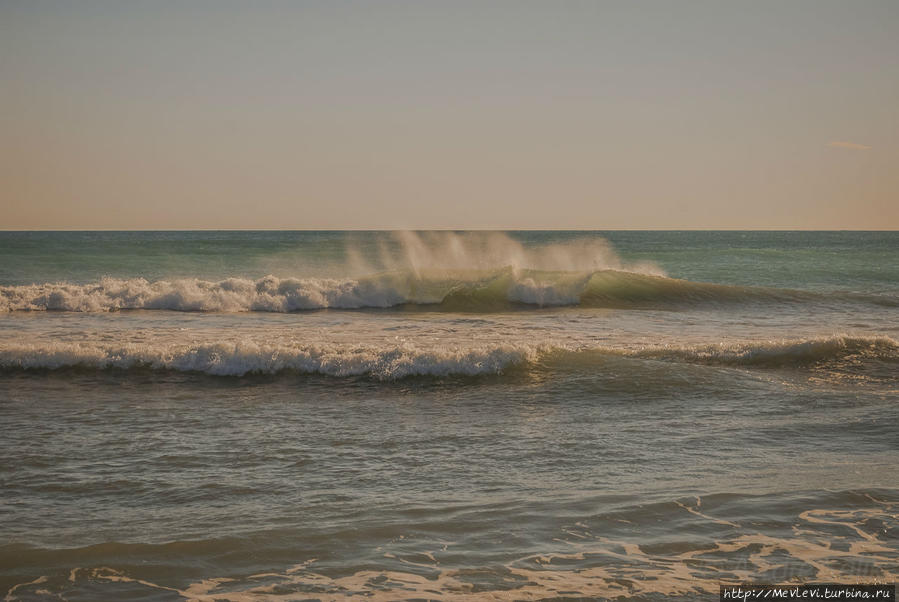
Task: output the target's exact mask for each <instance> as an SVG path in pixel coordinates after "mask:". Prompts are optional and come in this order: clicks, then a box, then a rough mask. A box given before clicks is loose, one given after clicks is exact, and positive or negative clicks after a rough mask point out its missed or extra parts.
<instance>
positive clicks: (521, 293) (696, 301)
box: [0, 268, 899, 312]
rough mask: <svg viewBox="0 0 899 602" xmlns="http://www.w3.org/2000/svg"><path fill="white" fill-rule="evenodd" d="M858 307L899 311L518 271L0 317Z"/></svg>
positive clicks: (85, 301)
mask: <svg viewBox="0 0 899 602" xmlns="http://www.w3.org/2000/svg"><path fill="white" fill-rule="evenodd" d="M831 299H833V300H837V301H857V302H868V303H875V304H879V305H886V306H899V299H895V298H893V297H889V296H874V295H858V294H851V293H832V294H819V293H810V292H804V291H794V290H785V289H772V288H762V287H746V286H731V285H722V284H712V283H704V282H692V281H688V280H679V279H676V278H668V277H664V276H657V275H651V274H641V273H635V272H624V271H616V270H598V271H587V272H564V271H540V270H517V269H513V268H505V269H500V270H487V271H483V270H481V271H478V270H454V271H433V272H426V273H424V272H416V271H398V272H387V273H382V274H376V275H373V276H368V277H363V278H358V279H351V278H344V279H333V278H277V277H275V276H266V277H264V278H260V279H258V280H251V279H245V278H228V279H225V280H221V281H217V282H213V281H207V280H200V279H196V278H189V279H178V280H158V281H153V282H150V281H147V280H145V279H143V278H132V279H116V278H104V279H102V280H100V281H99V282H95V283H90V284H70V283H42V284H32V285H24V286H3V287H0V311H5V312H13V311H72V312H109V311H119V310H134V309H145V310H146V309H148V310H173V311H185V312H296V311H303V310H316V309H327V308H331V309H363V308H406V309H414V308H416V307H424V308H429V309H436V310H445V311H495V310H502V309H509V308H513V307H554V306H574V305H580V306H587V307H607V308H624V309H627V308H635V309H639V308H672V307H680V306H691V305H701V304H735V303H746V302H773V303H778V302H780V303H786V302H804V301H815V300H818V301H827V300H831Z"/></svg>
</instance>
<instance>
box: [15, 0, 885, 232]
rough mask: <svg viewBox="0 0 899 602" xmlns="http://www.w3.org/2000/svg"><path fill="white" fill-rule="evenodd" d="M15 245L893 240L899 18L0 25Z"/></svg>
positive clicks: (818, 13)
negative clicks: (569, 232) (771, 233)
mask: <svg viewBox="0 0 899 602" xmlns="http://www.w3.org/2000/svg"><path fill="white" fill-rule="evenodd" d="M0 85H2V88H0V204H2V206H3V207H4V211H3V212H2V218H0V228H589V229H594V228H596V229H602V228H681V227H688V228H888V229H896V228H899V198H897V197H899V135H897V134H899V117H897V111H899V109H897V107H899V2H896V1H895V0H885V1H879V2H875V1H863V0H859V1H852V2H850V1H848V0H847V1H844V2H831V1H826V0H804V1H798V0H797V1H790V0H778V1H758V0H754V1H751V2H750V1H746V2H730V1H720V0H719V1H708V2H699V1H681V2H677V1H673V0H665V1H658V2H648V1H646V2H641V1H628V2H624V1H622V2H564V1H560V2H549V1H547V2H526V1H514V2H483V1H480V2H459V1H454V2H449V1H446V2H432V1H424V0H416V1H410V2H390V1H365V2H361V1H360V2H340V1H334V0H329V1H327V2H266V1H257V2H249V1H247V2H225V1H208V2H200V1H193V2H174V1H173V2H165V1H154V2H150V1H136V2H88V1H81V2H74V1H67V2H44V1H40V0H36V1H10V0H0Z"/></svg>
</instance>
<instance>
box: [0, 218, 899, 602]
mask: <svg viewBox="0 0 899 602" xmlns="http://www.w3.org/2000/svg"><path fill="white" fill-rule="evenodd" d="M0 496H2V497H0V595H4V596H5V598H4V599H5V600H60V599H63V600H73V601H74V600H103V599H109V600H180V599H191V600H241V601H244V600H313V599H320V600H343V599H368V600H399V599H417V600H421V599H442V600H456V599H492V600H496V599H500V600H504V599H508V600H543V599H553V600H560V599H561V600H564V599H616V600H708V599H712V596H717V592H718V585H719V583H737V582H756V583H790V582H797V581H798V582H844V583H857V582H861V583H874V582H878V583H883V582H888V583H891V582H895V581H896V580H897V575H899V233H897V232H456V233H448V232H431V233H428V232H418V233H409V232H354V233H349V232H3V233H0Z"/></svg>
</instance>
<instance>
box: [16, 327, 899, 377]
mask: <svg viewBox="0 0 899 602" xmlns="http://www.w3.org/2000/svg"><path fill="white" fill-rule="evenodd" d="M613 357H617V358H632V359H639V360H655V361H669V362H674V363H678V362H680V363H699V364H708V365H718V366H733V367H746V368H797V369H802V368H816V367H829V368H833V367H837V368H839V367H841V366H843V367H845V366H852V367H853V368H856V369H857V368H859V367H861V368H864V367H865V366H866V365H874V366H881V367H883V366H887V367H888V368H889V370H890V372H894V368H895V364H899V342H897V341H895V340H893V339H891V338H889V337H852V336H833V337H824V338H816V339H803V340H797V341H769V342H745V343H729V344H724V343H722V344H719V345H700V346H683V347H673V346H656V347H641V348H612V347H579V348H566V347H562V346H551V345H533V344H483V345H478V346H470V347H431V348H423V347H419V346H417V345H415V344H412V343H402V344H396V345H392V344H391V345H384V346H375V345H368V346H366V345H355V346H351V345H340V344H333V343H332V344H310V345H302V344H260V343H257V342H252V341H242V342H237V343H201V344H174V345H173V344H169V345H154V344H127V345H118V346H115V345H104V344H95V343H84V344H75V343H50V344H0V370H4V371H20V370H57V369H63V368H79V369H88V370H121V371H129V370H170V371H176V372H197V373H204V374H209V375H213V376H243V375H247V374H280V373H294V374H296V373H299V374H322V375H328V376H335V377H355V376H361V377H369V378H372V379H375V380H395V379H400V378H405V377H410V376H478V375H487V374H497V375H498V374H505V373H508V372H509V371H511V370H513V369H515V368H523V369H527V368H529V367H533V368H540V369H543V370H549V371H553V370H555V369H558V368H561V367H566V368H569V369H570V368H571V367H572V366H576V367H581V368H583V369H585V370H596V369H599V368H600V367H601V365H602V363H603V362H604V361H606V360H608V359H609V358H613Z"/></svg>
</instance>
